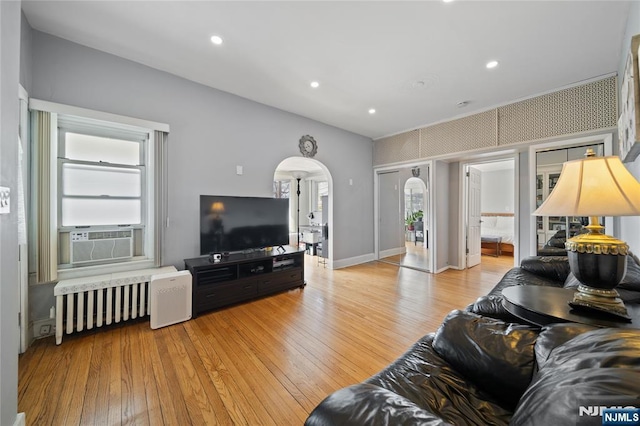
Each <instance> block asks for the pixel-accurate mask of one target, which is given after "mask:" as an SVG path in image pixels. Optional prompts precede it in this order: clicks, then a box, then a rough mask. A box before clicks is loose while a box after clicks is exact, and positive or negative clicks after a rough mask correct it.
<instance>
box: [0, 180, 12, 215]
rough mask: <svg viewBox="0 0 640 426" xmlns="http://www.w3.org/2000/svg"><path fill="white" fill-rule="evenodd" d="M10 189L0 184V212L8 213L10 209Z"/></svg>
mask: <svg viewBox="0 0 640 426" xmlns="http://www.w3.org/2000/svg"><path fill="white" fill-rule="evenodd" d="M10 201H11V189H9V188H6V187H4V186H0V214H9V212H10V211H11V209H10V207H11V205H10Z"/></svg>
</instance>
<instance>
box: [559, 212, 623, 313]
mask: <svg viewBox="0 0 640 426" xmlns="http://www.w3.org/2000/svg"><path fill="white" fill-rule="evenodd" d="M586 228H587V229H588V230H589V231H590V232H589V233H587V234H579V235H576V236H575V237H573V238H571V239H569V240H567V242H566V243H565V247H566V249H567V256H568V257H569V266H570V268H571V272H573V275H575V277H576V278H577V279H578V281H580V283H581V284H580V285H579V286H578V291H577V292H576V294H575V295H574V297H573V301H571V302H569V305H570V306H571V307H572V308H576V309H587V310H588V309H591V310H595V311H598V312H601V313H606V314H610V315H614V316H616V317H618V318H621V319H624V320H627V321H631V317H629V314H628V312H627V308H626V307H625V306H624V302H623V301H622V300H621V299H620V297H619V296H620V295H619V294H618V292H617V291H616V290H614V289H615V287H616V286H617V285H618V284H619V283H620V281H622V278H623V277H624V274H625V271H626V265H627V252H628V250H629V246H628V245H627V244H626V243H625V242H624V241H620V240H618V239H615V238H613V237H610V236H608V235H604V234H603V233H602V230H603V229H604V227H602V226H600V225H599V224H598V220H597V218H591V224H590V225H589V226H587V227H586Z"/></svg>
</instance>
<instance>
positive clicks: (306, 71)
mask: <svg viewBox="0 0 640 426" xmlns="http://www.w3.org/2000/svg"><path fill="white" fill-rule="evenodd" d="M22 8H23V10H24V13H25V15H26V17H27V20H28V21H29V23H30V24H31V26H32V27H33V28H35V29H37V30H40V31H43V32H46V33H50V34H53V35H56V36H58V37H62V38H65V39H68V40H71V41H74V42H76V43H79V44H83V45H86V46H89V47H93V48H95V49H98V50H102V51H105V52H109V53H112V54H114V55H118V56H121V57H123V58H127V59H130V60H133V61H136V62H139V63H142V64H146V65H148V66H150V67H154V68H157V69H160V70H164V71H167V72H169V73H172V74H175V75H179V76H182V77H184V78H187V79H190V80H193V81H196V82H199V83H201V84H204V85H208V86H211V87H215V88H217V89H220V90H224V91H227V92H231V93H234V94H237V95H239V96H242V97H245V98H248V99H251V100H254V101H257V102H261V103H263V104H266V105H271V106H274V107H276V108H280V109H282V110H285V111H290V112H293V113H296V114H299V115H302V116H305V117H309V118H312V119H314V120H317V121H320V122H324V123H327V124H331V125H333V126H336V127H340V128H342V129H346V130H350V131H352V132H354V133H358V134H361V135H365V136H369V137H372V138H374V139H375V138H379V137H382V136H388V135H391V134H395V133H400V132H402V131H406V130H410V129H414V128H419V127H423V126H424V125H427V124H432V123H435V122H439V121H443V120H446V119H450V118H453V117H456V116H462V115H468V114H471V113H472V112H474V111H479V110H485V109H488V108H491V107H495V106H497V105H501V104H505V103H508V102H510V101H513V100H516V99H521V98H525V97H530V96H533V95H537V94H540V93H543V92H547V91H551V90H556V89H559V88H561V87H564V86H567V85H571V84H575V83H577V82H580V81H583V80H585V79H591V78H594V77H598V76H603V75H607V74H610V73H614V72H616V71H617V68H618V62H619V58H620V57H621V56H620V55H621V46H622V39H623V33H624V28H625V25H626V20H627V14H628V11H629V2H618V1H553V2H550V1H495V2H489V1H461V0H458V1H454V2H451V3H443V2H442V1H436V0H433V1H408V2H399V1H340V2H337V1H335V2H331V1H285V2H280V1H259V2H248V1H30V0H25V1H23V2H22ZM214 34H217V35H220V36H221V37H222V38H223V39H224V43H223V44H222V45H221V46H214V45H213V44H212V43H211V42H210V37H211V36H212V35H214ZM491 59H495V60H498V61H499V62H500V65H499V66H498V67H497V68H496V69H493V70H487V69H486V68H485V63H486V62H487V61H489V60H491ZM312 80H317V81H319V82H320V87H319V88H317V89H311V88H310V86H309V83H310V82H311V81H312ZM418 82H422V84H420V83H418ZM461 101H468V102H469V104H468V106H466V107H464V108H458V107H457V106H456V104H457V103H459V102H461ZM369 108H375V109H376V111H377V112H376V114H375V115H370V114H368V112H367V111H368V110H369Z"/></svg>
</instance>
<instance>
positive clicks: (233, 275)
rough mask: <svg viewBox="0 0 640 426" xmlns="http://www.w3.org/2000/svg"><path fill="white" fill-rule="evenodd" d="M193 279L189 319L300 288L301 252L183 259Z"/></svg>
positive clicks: (260, 252)
mask: <svg viewBox="0 0 640 426" xmlns="http://www.w3.org/2000/svg"><path fill="white" fill-rule="evenodd" d="M184 265H185V269H188V270H189V272H191V275H192V276H193V307H192V312H193V314H192V316H193V318H195V317H196V316H198V314H201V313H203V312H205V311H208V310H211V309H216V308H221V307H223V306H227V305H232V304H234V303H239V302H244V301H247V300H251V299H255V298H257V297H262V296H266V295H269V294H274V293H278V292H281V291H284V290H289V289H292V288H296V287H300V288H302V287H304V286H305V284H306V283H305V282H304V251H302V250H295V249H294V248H293V247H285V250H284V251H282V249H280V250H278V249H273V250H270V251H265V250H262V251H257V252H253V253H248V254H245V253H235V254H231V255H229V256H228V257H223V258H222V259H221V260H220V261H219V262H213V261H212V260H210V258H209V256H203V257H196V258H193V259H185V261H184Z"/></svg>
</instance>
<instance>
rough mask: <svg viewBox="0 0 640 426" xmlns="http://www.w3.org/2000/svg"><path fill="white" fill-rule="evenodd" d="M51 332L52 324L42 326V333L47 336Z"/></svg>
mask: <svg viewBox="0 0 640 426" xmlns="http://www.w3.org/2000/svg"><path fill="white" fill-rule="evenodd" d="M50 333H51V324H45V325H41V326H40V335H41V336H46V335H47V334H50Z"/></svg>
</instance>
